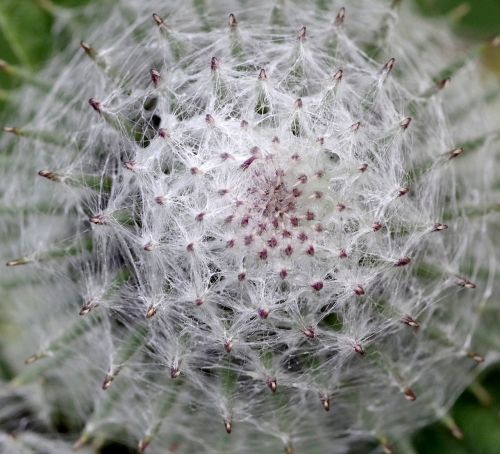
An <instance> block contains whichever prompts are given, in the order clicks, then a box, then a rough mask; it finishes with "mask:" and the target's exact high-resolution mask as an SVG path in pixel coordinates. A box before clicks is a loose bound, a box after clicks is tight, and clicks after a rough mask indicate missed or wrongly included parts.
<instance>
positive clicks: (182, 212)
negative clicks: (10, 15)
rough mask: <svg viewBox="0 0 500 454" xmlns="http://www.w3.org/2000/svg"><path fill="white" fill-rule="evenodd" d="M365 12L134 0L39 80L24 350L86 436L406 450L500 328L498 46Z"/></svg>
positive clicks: (16, 304)
mask: <svg viewBox="0 0 500 454" xmlns="http://www.w3.org/2000/svg"><path fill="white" fill-rule="evenodd" d="M355 3H356V4H353V5H350V4H349V5H348V6H347V7H346V8H345V9H344V8H343V7H342V4H340V3H339V2H333V4H332V5H330V4H326V2H319V6H315V4H313V3H312V2H310V3H306V4H305V3H304V2H291V1H290V2H283V1H279V0H278V1H277V2H275V3H274V2H254V3H252V6H248V7H242V6H241V5H240V3H238V2H234V1H216V2H210V3H209V2H206V3H205V2H203V1H195V2H193V4H192V5H185V4H184V3H179V2H171V4H170V5H168V4H165V2H160V1H156V0H155V1H153V2H148V3H147V5H145V4H143V3H141V2H137V1H132V0H130V1H123V2H120V3H119V4H117V5H115V6H113V8H111V9H110V10H109V11H108V13H107V15H106V17H107V18H106V19H103V18H102V17H97V16H95V19H93V20H92V22H91V24H90V25H89V27H88V30H87V34H86V35H85V36H84V38H85V41H84V42H82V43H81V44H80V46H81V49H80V52H79V53H77V54H75V53H74V51H73V50H72V51H71V52H70V53H68V54H65V55H63V56H62V57H60V59H56V60H55V61H54V62H53V64H52V65H51V66H50V67H49V68H48V69H47V72H46V74H45V75H44V77H45V79H46V80H51V81H52V83H53V85H52V87H53V89H52V90H51V91H50V93H40V91H36V90H34V89H25V90H24V91H22V92H21V93H20V94H19V97H18V99H19V101H18V102H19V106H20V111H21V113H20V117H19V119H18V121H24V122H26V125H24V124H21V125H20V126H19V127H18V128H17V129H15V130H9V131H8V132H10V133H14V136H18V137H14V138H13V139H12V141H10V142H9V141H8V139H5V144H6V147H9V146H10V147H12V151H11V154H10V155H9V162H8V166H7V165H6V166H5V168H6V171H5V172H2V173H3V174H4V175H3V176H2V178H1V181H0V184H1V189H2V207H9V208H13V210H12V211H13V213H8V210H7V208H5V212H6V215H5V216H4V219H5V224H4V227H2V234H3V235H5V238H6V239H8V240H7V241H5V242H4V243H5V244H4V245H3V246H2V248H3V251H5V253H6V254H8V257H12V256H19V257H21V258H20V259H16V260H9V263H8V265H9V267H10V268H12V269H9V270H8V271H7V272H5V273H2V274H3V275H5V277H3V276H2V281H3V282H4V284H3V285H4V286H5V289H6V295H7V297H6V303H5V305H6V307H5V308H4V309H3V310H4V311H5V312H6V313H7V314H8V316H9V319H10V320H11V323H12V324H13V326H17V327H19V329H20V330H21V332H17V333H14V334H13V338H12V340H11V341H9V344H8V345H6V346H5V349H6V352H7V356H8V358H9V360H10V361H12V363H13V364H14V368H15V369H16V370H19V371H20V372H19V373H20V375H19V376H18V377H17V378H15V379H14V381H13V384H14V385H16V386H18V387H20V389H24V388H23V387H24V386H27V384H28V383H31V382H33V381H35V380H36V377H43V380H41V381H37V387H38V392H40V389H47V390H48V391H47V392H46V394H45V395H44V396H41V400H42V401H43V403H41V404H40V407H39V408H40V411H39V413H40V414H39V415H38V416H37V417H39V418H41V419H43V420H45V421H50V420H51V418H53V409H54V408H57V409H61V408H62V410H61V411H62V414H64V415H68V414H69V415H72V418H73V419H74V420H75V426H78V424H80V426H84V429H83V432H82V433H81V435H80V437H79V438H78V437H76V438H78V440H76V438H75V440H76V445H77V446H84V445H86V444H87V443H90V442H91V441H92V440H99V439H106V440H118V441H121V442H122V443H125V444H127V445H131V446H134V445H138V446H139V449H140V450H141V451H144V450H146V449H147V450H148V452H153V453H154V452H163V451H162V449H163V450H164V448H165V446H168V447H171V448H172V449H173V448H174V447H175V449H177V451H176V452H186V453H187V452H214V453H215V452H221V450H223V449H227V450H228V451H230V452H242V453H245V452H279V451H280V450H284V451H285V452H288V453H291V452H293V450H296V451H297V452H308V453H314V452H327V451H328V452H330V451H331V449H333V450H334V451H335V452H347V451H348V450H349V449H353V447H354V446H360V445H358V443H366V442H370V441H373V440H374V439H375V440H378V442H379V444H380V446H382V447H384V449H389V444H388V443H389V441H388V440H390V442H392V441H397V440H398V439H400V438H402V437H404V436H405V435H407V434H409V433H411V431H413V430H414V429H415V428H416V427H419V426H421V425H423V424H425V423H427V422H429V421H432V420H435V419H438V418H442V417H443V416H444V415H445V414H446V411H447V409H448V408H449V406H450V405H451V404H452V403H453V401H454V399H455V398H456V397H457V395H458V394H459V393H460V392H461V391H462V389H463V388H464V387H465V386H466V385H467V384H468V383H469V382H470V380H471V377H472V376H473V373H474V372H473V370H474V368H475V366H476V365H477V363H478V362H482V360H483V356H482V355H485V354H486V353H488V351H489V350H490V349H491V350H493V349H494V348H492V344H493V345H498V338H497V339H496V341H493V340H492V339H489V340H490V343H488V342H485V341H484V339H482V338H481V337H482V336H484V335H485V334H484V331H483V332H482V333H481V329H480V327H481V326H482V325H481V323H482V314H483V313H484V311H485V310H486V308H490V305H491V304H492V302H491V300H492V292H493V279H494V276H495V266H494V265H495V257H494V253H493V248H492V244H491V236H490V233H489V230H488V229H489V224H488V221H489V220H490V219H491V218H492V216H493V215H492V214H491V212H492V211H493V209H492V207H493V208H494V204H493V200H494V196H495V192H494V191H495V190H494V189H493V188H494V178H495V175H494V170H493V169H494V164H495V163H494V159H495V157H494V155H493V150H494V147H495V146H498V137H499V135H498V130H495V128H498V126H497V125H498V110H497V111H495V110H494V109H495V107H498V102H497V100H496V99H495V98H493V97H492V96H489V95H488V87H489V84H488V81H487V80H485V76H483V75H480V74H479V73H480V69H479V66H478V62H477V60H476V59H475V57H476V56H477V55H476V54H477V53H479V52H480V51H476V52H471V54H470V56H469V55H468V54H467V56H465V57H464V51H463V50H462V48H461V43H458V44H457V42H456V41H455V38H454V37H452V36H451V35H450V34H449V33H448V31H446V29H445V28H443V27H441V26H439V27H437V26H436V24H435V23H430V24H429V23H426V22H424V21H422V20H421V19H419V18H418V17H417V16H415V14H414V13H413V12H412V11H409V10H406V9H404V8H403V9H402V10H399V9H397V8H396V7H395V6H394V5H392V6H391V5H390V2H385V1H382V0H377V1H362V2H355ZM93 8H96V9H97V10H101V8H105V7H104V6H102V5H101V6H97V7H88V8H87V9H86V10H85V11H84V14H85V15H86V17H94V16H92V15H93V14H95V13H96V11H94V10H93ZM321 8H324V10H322V9H321ZM156 12H157V13H156ZM153 13H154V14H153ZM152 14H153V15H152ZM61 20H62V19H61ZM440 25H441V24H440ZM80 38H82V37H78V39H80ZM75 47H76V46H75ZM70 57H71V58H70ZM62 62H64V64H61V63H62ZM457 62H459V64H457ZM448 77H451V78H450V79H448ZM35 101H36V102H35ZM37 172H38V173H39V175H40V176H38V175H37ZM40 177H42V178H40ZM497 187H498V185H497ZM13 254H14V255H13ZM28 262H29V263H30V265H29V266H30V267H31V268H28V267H22V266H16V265H22V264H26V263H28ZM25 281H26V282H25ZM476 287H477V288H476ZM497 309H498V307H494V306H492V307H491V309H488V310H497ZM478 332H479V334H481V335H482V336H481V335H480V336H478V335H477V333H478ZM486 336H487V337H488V335H486ZM497 337H498V336H497ZM494 342H497V344H495V343H494ZM476 351H480V353H476ZM33 354H34V356H32V355H33ZM491 355H492V356H493V354H491ZM25 357H29V358H30V361H29V362H33V363H34V364H31V365H30V366H25V369H23V368H22V366H21V365H20V360H21V361H22V359H24V358H25ZM28 368H32V369H28ZM30 374H31V375H30ZM61 386H62V387H63V388H64V389H65V391H64V392H61V393H60V394H59V393H57V392H55V389H58V390H59V389H60V387H61ZM34 392H36V391H34ZM228 434H231V435H230V437H229V435H228ZM26 436H28V435H26ZM228 437H229V438H228ZM73 441H74V440H73ZM225 446H226V447H225ZM332 447H333V448H332ZM54 449H55V451H54V452H57V448H54ZM13 452H16V451H13ZM61 452H64V451H61Z"/></svg>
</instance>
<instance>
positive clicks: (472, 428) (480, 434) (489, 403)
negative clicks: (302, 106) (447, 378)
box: [0, 0, 500, 454]
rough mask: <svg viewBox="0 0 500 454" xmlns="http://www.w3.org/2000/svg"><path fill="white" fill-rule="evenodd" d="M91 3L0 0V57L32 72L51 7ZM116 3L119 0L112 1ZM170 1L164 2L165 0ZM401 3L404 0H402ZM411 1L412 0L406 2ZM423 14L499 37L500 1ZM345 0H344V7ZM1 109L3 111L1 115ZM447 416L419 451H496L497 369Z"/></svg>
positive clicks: (493, 64)
mask: <svg viewBox="0 0 500 454" xmlns="http://www.w3.org/2000/svg"><path fill="white" fill-rule="evenodd" d="M89 1H106V0H0V59H1V60H5V61H6V62H8V63H9V64H15V65H18V66H20V67H22V68H24V69H26V70H28V71H31V72H33V73H36V71H37V70H38V69H40V68H41V67H42V66H43V64H44V62H45V61H46V60H47V59H48V58H49V57H50V55H51V54H53V53H54V52H57V50H58V49H60V48H62V47H63V46H64V45H65V44H66V40H65V39H64V36H65V33H67V36H69V34H70V31H69V30H68V31H66V32H64V31H63V32H62V34H59V35H58V36H59V38H58V40H57V41H56V40H55V39H54V38H53V36H54V35H53V33H52V27H53V24H54V20H53V14H52V13H53V11H54V8H57V7H65V8H73V7H77V6H79V5H83V4H85V3H88V2H89ZM116 1H119V0H116ZM165 1H168V0H165ZM403 1H405V0H403ZM406 1H411V0H406ZM414 1H415V2H416V4H417V6H418V8H419V9H420V10H421V11H422V13H423V14H425V15H429V16H439V15H444V16H447V17H448V18H450V19H451V21H452V23H453V24H454V25H453V27H454V29H455V31H456V33H457V34H459V35H461V36H462V37H464V38H466V39H469V40H471V41H477V40H483V39H486V38H490V37H493V36H496V35H500V0H469V1H463V0H414ZM348 2H349V0H346V5H348ZM483 63H484V64H485V66H486V67H488V68H489V69H490V70H492V71H493V72H495V73H496V74H497V75H498V77H499V84H500V49H498V48H497V49H493V50H490V51H489V52H488V53H487V54H486V55H485V56H484V58H483ZM20 83H21V82H20V81H19V78H17V77H15V76H13V75H11V74H8V73H6V72H5V71H2V70H1V68H0V116H2V117H5V116H6V114H7V113H8V111H9V110H10V109H8V108H7V107H8V97H9V92H10V90H12V89H14V88H16V87H18V86H19V85H20ZM2 112H3V115H1V114H2ZM451 417H452V418H453V419H454V421H455V422H456V424H457V425H458V427H460V429H461V431H462V432H463V435H464V436H463V438H462V439H460V440H458V439H456V438H454V437H453V436H452V435H451V433H450V431H449V429H448V428H447V427H446V426H445V425H444V424H441V423H436V424H434V425H431V426H429V427H427V428H425V429H423V430H421V431H420V432H418V433H417V434H416V435H415V437H414V439H413V442H414V443H413V444H414V448H412V447H406V448H405V451H407V452H412V451H413V452H416V453H421V454H469V453H472V454H500V368H499V367H498V366H497V367H491V368H489V369H487V370H486V371H484V372H483V374H482V375H481V376H480V377H479V379H478V380H477V382H476V383H475V384H474V385H473V386H472V387H471V388H469V389H468V390H467V391H465V392H464V394H463V395H462V396H461V397H460V399H459V400H458V402H457V403H456V405H455V406H454V407H453V409H452V411H451Z"/></svg>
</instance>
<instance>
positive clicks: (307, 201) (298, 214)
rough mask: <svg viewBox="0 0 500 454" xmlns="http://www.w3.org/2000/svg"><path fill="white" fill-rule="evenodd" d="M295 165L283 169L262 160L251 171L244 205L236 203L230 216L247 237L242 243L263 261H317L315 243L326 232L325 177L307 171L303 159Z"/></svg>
mask: <svg viewBox="0 0 500 454" xmlns="http://www.w3.org/2000/svg"><path fill="white" fill-rule="evenodd" d="M289 159H290V161H291V162H289V163H288V162H287V163H285V164H286V165H285V166H280V165H277V163H276V162H273V161H274V160H273V159H272V158H271V159H258V160H257V162H255V163H254V164H253V165H252V166H251V167H250V168H247V169H245V172H248V173H249V174H250V175H249V176H251V178H250V179H249V183H248V186H247V188H246V189H244V192H243V194H244V196H243V197H242V199H243V200H238V201H237V202H236V207H237V208H236V211H235V212H234V214H233V215H232V216H230V218H231V222H232V223H233V225H235V226H237V227H238V231H239V233H240V234H242V238H241V237H240V238H238V242H241V243H242V244H243V245H244V246H246V247H247V248H249V249H251V250H253V251H254V253H255V254H256V255H257V258H258V259H260V260H267V259H268V258H270V256H271V255H272V256H274V257H281V258H286V257H292V256H294V255H295V254H307V255H308V256H314V253H315V250H314V245H313V243H314V242H315V240H317V238H315V237H317V235H318V234H321V232H323V226H322V224H321V223H319V222H318V221H317V216H318V212H317V208H319V206H320V204H318V203H317V202H318V201H319V199H321V198H322V197H323V193H322V192H321V191H319V190H318V189H319V188H321V187H322V186H323V185H324V182H322V181H321V180H323V179H324V177H323V173H322V172H318V171H314V170H312V169H310V168H308V166H307V165H301V163H300V162H299V161H300V159H299V157H297V156H292V157H290V158H289ZM282 164H283V163H282ZM304 164H305V163H304ZM283 167H286V168H287V170H286V171H285V170H283ZM320 211H321V210H320Z"/></svg>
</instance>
